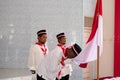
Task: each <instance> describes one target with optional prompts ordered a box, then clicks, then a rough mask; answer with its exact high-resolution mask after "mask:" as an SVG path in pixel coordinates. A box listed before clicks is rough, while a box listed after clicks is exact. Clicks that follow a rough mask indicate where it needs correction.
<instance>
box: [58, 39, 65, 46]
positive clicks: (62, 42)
mask: <svg viewBox="0 0 120 80" xmlns="http://www.w3.org/2000/svg"><path fill="white" fill-rule="evenodd" d="M59 43H61V44H63V45H65V44H66V37H61V38H60V39H59Z"/></svg>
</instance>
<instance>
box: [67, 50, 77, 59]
mask: <svg viewBox="0 0 120 80" xmlns="http://www.w3.org/2000/svg"><path fill="white" fill-rule="evenodd" d="M66 57H67V58H74V57H75V55H74V53H73V51H72V50H71V49H69V48H67V49H66Z"/></svg>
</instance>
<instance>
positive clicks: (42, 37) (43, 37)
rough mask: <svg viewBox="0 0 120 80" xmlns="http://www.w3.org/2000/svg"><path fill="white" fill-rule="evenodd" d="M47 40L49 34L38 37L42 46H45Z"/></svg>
mask: <svg viewBox="0 0 120 80" xmlns="http://www.w3.org/2000/svg"><path fill="white" fill-rule="evenodd" d="M46 40H47V34H43V35H41V36H38V41H39V42H41V43H42V44H45V42H46Z"/></svg>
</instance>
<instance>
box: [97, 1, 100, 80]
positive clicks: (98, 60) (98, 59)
mask: <svg viewBox="0 0 120 80" xmlns="http://www.w3.org/2000/svg"><path fill="white" fill-rule="evenodd" d="M99 10H100V0H98V15H99ZM98 17H99V16H98ZM99 54H100V53H99V46H97V80H99V62H100V58H99Z"/></svg>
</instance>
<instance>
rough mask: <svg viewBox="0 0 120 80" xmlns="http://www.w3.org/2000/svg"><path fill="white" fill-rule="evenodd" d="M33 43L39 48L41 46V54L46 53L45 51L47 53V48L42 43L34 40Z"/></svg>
mask: <svg viewBox="0 0 120 80" xmlns="http://www.w3.org/2000/svg"><path fill="white" fill-rule="evenodd" d="M35 44H37V45H39V46H40V48H41V50H42V52H43V54H44V55H46V53H47V48H46V47H45V45H44V44H41V43H40V42H36V43H35Z"/></svg>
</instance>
